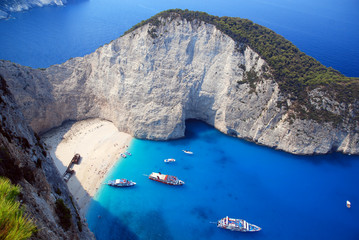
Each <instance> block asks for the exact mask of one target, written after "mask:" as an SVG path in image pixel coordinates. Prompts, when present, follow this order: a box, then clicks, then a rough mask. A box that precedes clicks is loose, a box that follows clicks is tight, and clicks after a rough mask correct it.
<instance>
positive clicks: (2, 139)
mask: <svg viewBox="0 0 359 240" xmlns="http://www.w3.org/2000/svg"><path fill="white" fill-rule="evenodd" d="M0 109H1V111H0V176H5V177H7V178H9V179H10V180H11V181H12V183H13V184H18V185H20V186H21V194H20V199H19V200H20V202H21V204H22V206H23V207H25V209H26V213H27V215H28V216H29V218H31V219H32V220H33V221H34V223H35V224H36V226H37V230H38V231H37V233H35V234H33V236H32V239H44V240H47V239H71V240H72V239H94V237H93V234H92V233H91V232H90V230H89V229H88V227H87V224H86V223H85V222H84V219H81V217H80V216H79V214H78V212H77V205H76V203H75V202H73V201H72V198H71V194H70V193H69V190H68V188H67V186H66V184H65V182H64V181H63V180H62V179H61V176H60V175H59V173H58V172H57V170H56V167H55V165H54V163H53V160H52V159H51V157H50V156H49V155H48V154H47V152H46V149H45V148H44V146H43V144H42V142H41V140H40V138H39V137H38V136H37V137H35V135H34V132H33V131H32V130H31V129H30V128H29V127H28V126H27V123H26V121H25V119H24V117H23V115H22V113H21V111H20V110H19V109H18V107H17V105H16V104H15V102H14V98H13V96H12V95H11V93H10V92H9V90H8V88H7V86H6V83H5V81H4V79H3V78H2V77H1V76H0ZM59 199H62V201H63V203H64V204H65V206H66V208H68V209H69V211H70V213H71V215H72V217H71V215H70V218H66V219H64V218H61V216H60V215H61V214H60V215H59V213H58V211H59V210H58V209H57V207H56V206H57V203H56V202H57V200H58V201H61V200H59ZM65 220H66V222H64V221H65Z"/></svg>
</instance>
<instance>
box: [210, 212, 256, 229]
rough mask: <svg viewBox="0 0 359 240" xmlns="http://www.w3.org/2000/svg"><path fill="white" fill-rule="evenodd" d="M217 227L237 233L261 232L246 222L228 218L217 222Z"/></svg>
mask: <svg viewBox="0 0 359 240" xmlns="http://www.w3.org/2000/svg"><path fill="white" fill-rule="evenodd" d="M217 227H219V228H223V229H228V230H231V231H239V232H258V231H260V230H261V228H260V227H258V226H256V225H254V224H251V223H248V222H247V221H246V220H243V219H235V218H229V217H228V216H227V217H225V218H222V219H221V220H219V221H218V222H217Z"/></svg>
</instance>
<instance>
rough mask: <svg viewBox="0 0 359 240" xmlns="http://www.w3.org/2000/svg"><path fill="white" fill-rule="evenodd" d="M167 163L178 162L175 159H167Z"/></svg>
mask: <svg viewBox="0 0 359 240" xmlns="http://www.w3.org/2000/svg"><path fill="white" fill-rule="evenodd" d="M163 161H164V162H165V163H170V162H175V161H176V159H174V158H167V159H165V160H163Z"/></svg>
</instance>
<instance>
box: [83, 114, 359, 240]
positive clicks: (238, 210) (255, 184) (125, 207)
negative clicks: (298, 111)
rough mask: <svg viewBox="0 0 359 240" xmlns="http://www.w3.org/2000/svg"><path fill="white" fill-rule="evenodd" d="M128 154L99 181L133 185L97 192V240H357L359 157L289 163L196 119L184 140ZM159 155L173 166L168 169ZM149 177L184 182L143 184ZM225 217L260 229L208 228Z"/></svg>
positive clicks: (289, 158)
mask: <svg viewBox="0 0 359 240" xmlns="http://www.w3.org/2000/svg"><path fill="white" fill-rule="evenodd" d="M183 149H189V150H191V151H192V152H194V154H193V155H187V154H185V153H183V152H182V150H183ZM129 150H130V152H131V153H132V156H129V157H127V158H122V159H120V160H119V162H118V163H117V165H116V166H115V167H114V169H113V170H112V171H111V172H110V173H109V174H108V176H107V177H106V179H107V180H109V179H115V178H122V177H124V178H128V179H130V180H131V179H132V180H133V181H135V182H136V183H137V185H136V186H134V187H131V188H125V189H123V188H120V189H119V188H113V187H110V186H106V185H104V186H103V187H102V188H101V189H100V190H99V192H98V193H97V196H96V197H95V199H94V200H93V201H92V203H91V206H90V209H89V212H88V214H87V219H88V222H89V225H90V228H91V229H92V230H93V231H94V232H95V234H96V237H97V239H178V240H181V239H298V240H303V239H326V240H329V239H353V240H354V239H358V238H359V227H358V222H359V207H357V206H356V204H358V203H359V191H358V187H357V184H358V182H359V174H358V173H359V157H358V156H344V155H342V154H337V153H336V154H330V155H325V156H315V157H304V156H293V155H291V154H288V153H284V152H281V151H276V150H273V149H270V148H267V147H263V146H257V145H255V144H253V143H248V142H246V141H243V140H239V139H236V138H232V137H229V136H226V135H224V134H222V133H220V132H218V131H217V130H215V129H213V128H212V127H210V126H208V125H206V124H205V123H202V122H200V121H194V120H191V121H187V124H186V137H185V138H183V139H179V140H172V141H163V142H155V141H146V140H138V139H135V140H133V142H132V144H131V147H130V149H129ZM166 158H175V159H176V162H174V163H170V164H166V163H164V162H163V160H164V159H166ZM152 171H154V172H161V173H165V174H170V175H175V176H177V177H179V178H180V179H181V180H183V181H185V183H186V184H185V185H183V186H169V185H165V184H161V183H158V182H155V181H152V180H149V179H148V177H147V176H145V175H149V174H150V173H151V172H152ZM347 199H350V201H351V202H352V205H353V207H352V208H350V209H348V208H347V207H346V205H345V204H346V200H347ZM227 215H228V216H230V217H236V218H244V219H246V220H247V221H248V222H250V223H253V224H256V225H258V226H260V227H262V231H261V232H258V233H238V232H231V231H226V230H222V229H218V228H217V227H216V225H215V224H211V223H210V222H214V221H216V220H218V219H220V218H222V217H225V216H227Z"/></svg>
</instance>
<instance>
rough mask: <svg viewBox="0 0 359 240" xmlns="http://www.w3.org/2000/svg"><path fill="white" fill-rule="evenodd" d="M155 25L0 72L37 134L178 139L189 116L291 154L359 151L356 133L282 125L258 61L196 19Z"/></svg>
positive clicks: (275, 91) (274, 89)
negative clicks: (79, 129) (105, 129)
mask: <svg viewBox="0 0 359 240" xmlns="http://www.w3.org/2000/svg"><path fill="white" fill-rule="evenodd" d="M160 21H161V24H160V25H159V26H152V25H150V24H147V25H144V26H142V27H141V28H138V29H136V30H135V31H133V32H131V33H129V34H127V35H125V36H123V37H121V38H119V39H116V40H114V41H112V42H111V43H109V44H107V45H105V46H103V47H101V48H99V49H98V50H96V51H95V52H94V53H92V54H90V55H87V56H85V57H83V58H75V59H71V60H69V61H67V62H66V63H64V64H61V65H54V66H52V67H50V68H48V69H46V70H34V69H30V68H24V67H21V66H19V65H16V64H12V63H9V62H2V63H1V64H0V74H3V75H4V77H5V78H6V79H9V80H11V81H9V85H10V86H11V89H12V91H13V92H14V95H15V96H16V97H17V101H18V103H19V104H20V105H21V106H22V109H23V111H24V115H25V116H26V118H27V119H28V121H29V123H30V125H31V126H32V128H33V129H34V130H35V131H37V132H43V131H46V130H48V129H49V128H51V127H54V126H58V125H60V124H61V123H62V122H63V121H64V120H67V119H74V120H80V119H85V118H90V117H101V118H104V119H107V120H110V121H112V122H114V123H115V125H116V126H118V128H119V130H121V131H125V132H128V133H130V134H132V135H133V136H135V137H138V138H148V139H169V138H178V137H182V136H183V134H184V129H185V120H186V119H189V118H196V119H200V120H203V121H205V122H207V123H209V124H211V125H213V126H215V127H216V128H217V129H219V130H220V131H222V132H224V133H228V134H230V135H234V136H238V137H240V138H245V139H248V140H251V141H255V142H257V143H259V144H264V145H267V146H270V147H274V148H278V149H282V150H285V151H288V152H292V153H297V154H311V153H326V152H328V151H330V150H332V149H333V148H334V149H337V148H338V149H339V150H340V151H344V152H348V153H359V143H358V138H359V137H358V134H357V132H358V131H356V133H355V131H354V133H353V132H350V131H348V130H346V129H343V128H333V126H332V125H331V124H329V123H325V124H318V123H316V122H314V121H308V120H306V121H304V120H299V119H295V120H292V121H293V122H292V121H290V120H289V118H288V116H289V112H288V111H287V110H285V109H284V108H279V107H278V106H277V102H278V101H279V100H283V96H281V93H280V90H279V87H278V85H277V83H276V82H275V80H274V79H272V77H271V75H270V73H269V71H268V69H269V67H268V65H267V63H266V62H265V61H264V60H263V59H261V57H260V56H258V54H257V53H255V52H254V51H253V50H252V49H250V48H249V47H246V48H245V49H244V48H243V47H241V45H238V44H237V43H235V42H234V41H233V40H232V39H231V38H230V37H228V36H227V35H225V34H223V33H222V32H220V31H219V30H217V29H216V28H215V27H214V26H212V25H209V24H206V23H203V22H197V21H192V22H188V21H187V20H183V19H180V18H176V19H174V20H169V19H160ZM269 70H270V69H269ZM249 72H251V73H253V72H254V73H255V79H256V81H255V82H254V83H251V80H250V78H251V77H249V75H250V74H249ZM252 78H253V76H252Z"/></svg>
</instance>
